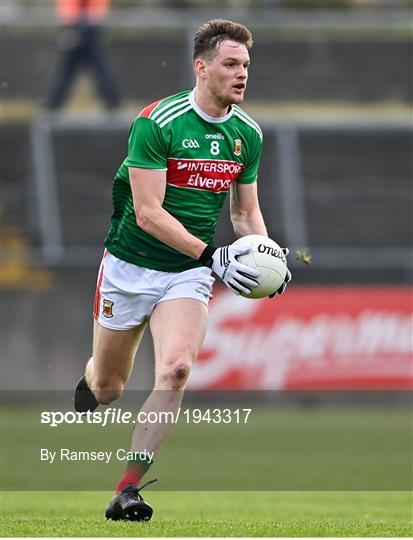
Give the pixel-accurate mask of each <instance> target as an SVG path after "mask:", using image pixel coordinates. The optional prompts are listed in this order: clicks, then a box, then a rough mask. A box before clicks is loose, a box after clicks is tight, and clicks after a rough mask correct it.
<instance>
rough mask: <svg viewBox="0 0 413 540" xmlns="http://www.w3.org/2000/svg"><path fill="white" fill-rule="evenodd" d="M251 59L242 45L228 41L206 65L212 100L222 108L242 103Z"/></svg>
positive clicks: (206, 79) (207, 83) (206, 80)
mask: <svg viewBox="0 0 413 540" xmlns="http://www.w3.org/2000/svg"><path fill="white" fill-rule="evenodd" d="M249 65H250V57H249V54H248V49H247V47H246V46H245V45H243V44H242V43H237V42H235V41H230V40H226V41H223V42H222V43H221V45H220V46H219V47H218V50H217V52H216V54H215V56H214V57H213V58H212V59H210V60H208V61H206V62H205V65H204V70H205V71H204V75H205V83H206V86H207V88H208V93H209V96H210V98H212V99H213V100H214V101H215V102H216V103H217V104H219V105H220V106H222V107H228V106H229V105H232V104H238V103H242V101H243V100H244V93H245V89H246V87H247V79H248V67H249Z"/></svg>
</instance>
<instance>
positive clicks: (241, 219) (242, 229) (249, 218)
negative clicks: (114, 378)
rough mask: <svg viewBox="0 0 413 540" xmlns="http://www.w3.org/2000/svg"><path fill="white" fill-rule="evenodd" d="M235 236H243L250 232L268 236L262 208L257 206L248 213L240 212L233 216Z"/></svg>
mask: <svg viewBox="0 0 413 540" xmlns="http://www.w3.org/2000/svg"><path fill="white" fill-rule="evenodd" d="M231 220H232V225H233V227H234V232H235V236H236V237H237V238H241V237H242V236H247V235H249V234H262V235H263V236H268V233H267V228H266V226H265V223H264V219H263V217H262V213H261V210H260V209H259V208H255V209H254V210H251V212H248V213H238V214H235V215H233V216H232V217H231Z"/></svg>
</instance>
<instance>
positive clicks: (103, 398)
mask: <svg viewBox="0 0 413 540" xmlns="http://www.w3.org/2000/svg"><path fill="white" fill-rule="evenodd" d="M124 387H125V385H124V384H123V382H121V381H119V380H114V379H98V380H96V381H95V382H94V384H93V394H94V395H95V398H96V399H97V400H98V401H99V403H100V404H101V405H110V403H112V401H115V400H116V399H119V398H120V397H121V395H122V394H123V389H124Z"/></svg>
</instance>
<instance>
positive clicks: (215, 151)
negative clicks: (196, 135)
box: [209, 141, 219, 156]
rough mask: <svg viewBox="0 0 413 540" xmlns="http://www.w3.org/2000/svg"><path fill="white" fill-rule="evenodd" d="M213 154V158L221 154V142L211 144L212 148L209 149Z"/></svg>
mask: <svg viewBox="0 0 413 540" xmlns="http://www.w3.org/2000/svg"><path fill="white" fill-rule="evenodd" d="M209 151H210V152H211V154H212V155H213V156H217V155H218V154H219V142H218V141H212V142H211V148H210V149H209Z"/></svg>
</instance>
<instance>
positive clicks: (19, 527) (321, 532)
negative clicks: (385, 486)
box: [1, 489, 413, 537]
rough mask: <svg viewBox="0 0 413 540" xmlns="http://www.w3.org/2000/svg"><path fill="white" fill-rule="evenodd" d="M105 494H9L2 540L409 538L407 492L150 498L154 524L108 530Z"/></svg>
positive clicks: (113, 526) (157, 493)
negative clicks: (85, 539)
mask: <svg viewBox="0 0 413 540" xmlns="http://www.w3.org/2000/svg"><path fill="white" fill-rule="evenodd" d="M110 496H111V494H110V493H106V492H50V491H49V492H3V495H2V531H1V532H2V536H4V537H16V536H20V537H21V536H23V537H42V536H43V537H53V536H54V537H59V536H69V537H76V536H95V537H99V536H102V537H115V536H126V537H128V536H129V537H142V536H149V537H151V536H152V537H154V536H157V537H175V536H190V537H196V536H220V537H225V536H226V537H229V536H246V537H254V536H269V537H271V536H275V537H277V536H278V537H308V536H319V537H332V536H333V537H337V536H347V537H378V536H380V537H409V536H411V535H412V532H413V529H412V497H411V494H410V493H408V492H268V491H263V492H257V491H255V492H160V491H156V490H155V489H153V490H148V491H147V495H146V497H147V499H148V501H150V503H151V504H152V505H153V506H154V508H155V512H154V517H153V519H152V521H150V522H149V523H145V524H141V523H123V522H106V521H105V520H104V518H103V510H104V508H105V505H106V503H107V501H108V499H109V498H110Z"/></svg>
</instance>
